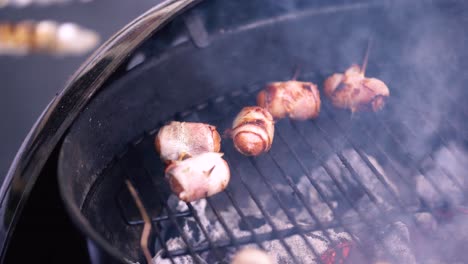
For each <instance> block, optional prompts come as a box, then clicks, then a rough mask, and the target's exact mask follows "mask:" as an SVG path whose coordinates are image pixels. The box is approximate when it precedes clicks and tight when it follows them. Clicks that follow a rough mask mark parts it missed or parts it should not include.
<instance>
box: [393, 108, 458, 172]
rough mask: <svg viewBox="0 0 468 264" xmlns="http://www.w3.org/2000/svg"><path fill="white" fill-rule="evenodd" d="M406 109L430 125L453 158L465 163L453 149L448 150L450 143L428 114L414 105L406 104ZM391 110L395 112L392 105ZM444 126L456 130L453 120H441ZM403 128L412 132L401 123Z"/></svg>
mask: <svg viewBox="0 0 468 264" xmlns="http://www.w3.org/2000/svg"><path fill="white" fill-rule="evenodd" d="M405 106H406V107H408V108H409V109H411V110H413V112H414V113H416V114H417V115H418V118H420V119H421V120H424V122H425V123H426V124H429V125H430V128H431V129H432V130H433V131H435V132H434V135H436V136H437V137H438V138H439V140H440V142H442V144H443V145H444V146H445V147H447V150H448V151H449V153H450V154H451V155H452V157H453V158H454V159H456V160H457V161H458V162H460V163H462V162H464V161H463V160H461V159H460V158H459V156H458V155H457V154H455V153H454V152H453V151H452V150H451V149H449V148H448V146H449V144H448V141H447V138H446V137H445V136H443V135H442V134H441V133H440V132H439V131H438V129H437V127H436V126H435V124H434V122H431V121H430V120H428V118H427V117H426V114H425V113H423V112H421V111H420V110H418V109H417V108H416V107H414V106H413V105H411V104H405ZM389 108H390V111H395V110H393V109H394V107H393V106H392V105H390V106H389ZM440 121H441V122H442V123H443V124H445V125H446V126H447V127H450V128H452V129H454V130H456V127H455V125H453V123H452V119H451V118H443V119H442V120H440ZM401 126H403V127H406V128H407V129H408V130H409V131H411V129H410V128H409V127H408V126H407V125H406V124H405V123H403V122H402V123H401ZM411 133H412V134H413V135H414V134H415V133H414V132H411Z"/></svg>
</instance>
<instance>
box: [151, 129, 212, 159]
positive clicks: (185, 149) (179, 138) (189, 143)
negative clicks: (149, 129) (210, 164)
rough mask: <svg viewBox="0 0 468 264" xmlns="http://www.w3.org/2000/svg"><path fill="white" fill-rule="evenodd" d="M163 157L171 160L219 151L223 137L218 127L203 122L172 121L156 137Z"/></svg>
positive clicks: (156, 142)
mask: <svg viewBox="0 0 468 264" xmlns="http://www.w3.org/2000/svg"><path fill="white" fill-rule="evenodd" d="M155 145H156V150H157V151H158V152H159V154H160V156H161V159H162V160H164V161H166V162H170V161H173V160H178V159H181V158H183V157H184V156H185V157H190V156H196V155H199V154H201V153H204V152H219V150H220V148H221V137H220V135H219V133H218V131H216V127H214V126H211V125H208V124H203V123H189V122H176V121H172V122H171V123H169V124H168V125H165V126H163V127H162V128H161V129H160V130H159V132H158V134H157V135H156V138H155Z"/></svg>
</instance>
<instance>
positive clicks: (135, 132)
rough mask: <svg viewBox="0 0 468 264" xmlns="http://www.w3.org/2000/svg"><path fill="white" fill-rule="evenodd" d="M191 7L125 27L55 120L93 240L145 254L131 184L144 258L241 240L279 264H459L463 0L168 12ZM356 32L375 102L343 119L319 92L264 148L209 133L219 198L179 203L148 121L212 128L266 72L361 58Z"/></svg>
mask: <svg viewBox="0 0 468 264" xmlns="http://www.w3.org/2000/svg"><path fill="white" fill-rule="evenodd" d="M188 4H189V2H185V1H173V2H168V3H166V4H165V5H163V6H160V7H158V8H155V9H154V10H152V11H150V12H149V13H147V14H146V15H144V16H143V17H141V18H140V19H138V20H136V21H135V22H134V23H133V24H131V26H129V27H128V28H127V29H126V31H125V30H124V31H123V32H121V33H120V35H119V36H120V37H119V36H118V37H116V38H114V39H113V40H111V42H109V43H108V44H107V45H109V46H108V47H112V45H115V47H114V48H113V49H112V48H110V49H108V50H106V47H104V48H103V49H102V50H101V54H107V55H109V56H107V57H106V56H102V60H99V59H97V58H99V57H98V56H97V57H95V58H96V59H95V61H94V62H92V63H90V64H88V66H85V68H83V69H82V70H83V71H82V73H83V72H84V73H85V74H81V75H77V77H76V78H75V80H74V81H72V82H71V83H70V86H69V87H71V88H68V89H72V90H71V91H74V93H75V94H76V96H75V97H73V96H69V97H63V98H65V99H68V100H65V99H62V100H61V101H60V103H63V105H65V106H67V108H66V109H67V110H69V111H70V114H69V115H66V114H65V115H64V116H65V118H64V119H63V120H64V123H65V124H66V123H67V122H68V123H71V121H72V120H73V123H72V124H71V126H70V127H68V126H65V125H63V126H59V128H60V129H62V130H60V129H58V131H62V132H64V129H65V128H67V131H66V133H65V132H64V133H63V134H60V133H58V134H59V135H60V136H56V137H55V139H56V140H58V139H60V138H61V140H60V141H59V144H57V147H56V148H55V149H56V150H57V151H59V157H58V165H57V167H58V179H59V185H60V190H61V194H62V198H63V199H64V201H65V204H66V206H67V208H68V210H69V213H70V215H71V216H72V218H73V219H74V220H75V222H76V224H77V226H78V227H79V228H80V229H81V230H82V231H83V232H84V233H85V234H86V235H87V236H88V237H90V239H91V240H92V241H93V245H92V246H90V247H94V246H96V247H97V248H100V249H103V250H104V251H105V252H106V254H108V255H110V256H112V257H113V261H117V260H118V261H123V262H126V263H134V262H140V263H142V262H145V260H144V257H143V255H142V253H141V250H140V245H139V239H140V234H141V231H142V228H143V220H142V218H141V216H140V214H139V212H138V210H137V208H136V206H135V204H134V201H133V199H132V197H131V196H130V193H129V191H128V189H127V188H126V185H125V180H130V181H131V182H132V183H133V185H134V186H135V187H136V189H137V190H138V193H139V196H140V197H141V199H142V201H143V203H144V205H145V207H146V209H147V211H148V212H149V214H150V217H151V220H152V231H151V236H150V248H149V249H150V251H151V253H152V254H153V255H154V256H155V262H156V263H229V261H230V259H231V258H232V256H233V254H235V252H237V251H238V250H240V249H241V248H243V247H245V246H251V247H258V248H261V249H264V250H266V251H268V252H269V253H270V254H271V255H272V256H273V257H274V258H275V260H276V261H277V262H278V263H326V264H328V263H433V262H434V261H436V262H437V261H439V262H440V263H462V262H464V254H463V252H464V251H463V249H464V247H465V246H464V245H466V243H467V242H468V237H467V236H466V235H464V234H463V232H464V231H466V230H467V228H468V225H467V224H468V205H467V204H466V199H465V192H466V189H467V183H466V181H465V171H466V169H467V164H468V162H467V161H468V154H467V148H468V145H467V143H468V135H467V131H468V130H467V127H466V118H467V116H468V112H467V106H466V104H464V103H463V102H465V101H466V99H468V98H467V95H468V93H467V92H466V91H465V90H466V89H464V86H465V83H466V81H468V80H467V79H468V77H467V76H466V74H463V72H462V69H464V66H466V61H468V60H467V59H468V53H467V52H466V50H465V46H464V43H467V41H468V31H467V30H466V28H464V27H463V25H464V24H463V23H464V22H466V21H465V20H466V18H465V17H464V16H463V15H462V14H463V12H464V11H465V10H466V8H467V5H466V4H465V3H463V2H461V1H432V2H430V3H429V2H425V1H414V2H412V3H406V2H404V1H383V2H378V3H377V2H374V1H347V2H346V3H341V2H340V1H336V3H331V2H329V1H281V2H280V3H277V1H249V2H244V3H237V2H236V3H233V2H232V1H206V2H202V3H200V4H197V5H196V6H195V7H193V8H191V9H190V10H188V11H186V12H183V13H182V14H181V15H179V16H177V17H175V14H178V13H180V11H181V10H185V9H186V7H187V6H188ZM174 6H176V8H174ZM168 10H169V11H168ZM149 18H154V19H155V20H154V21H159V22H157V23H156V22H154V21H153V22H152V23H153V24H152V23H150V22H148V21H151V20H150V19H149ZM158 19H160V20H158ZM168 21H170V22H168ZM160 22H164V23H167V24H166V25H165V26H164V27H161V28H159V31H158V32H156V33H152V34H150V33H151V30H152V29H153V28H152V27H154V26H155V25H156V24H157V25H161V24H162V23H160ZM149 25H152V26H149ZM149 35H151V36H149ZM146 36H149V37H148V38H147V39H146ZM369 39H372V49H371V50H370V57H369V65H368V72H367V75H368V76H375V77H378V78H381V79H382V80H384V81H385V82H386V83H387V84H388V86H389V87H390V91H391V96H390V98H389V100H388V101H387V104H386V106H385V108H384V109H383V110H382V111H380V112H378V113H357V114H351V113H349V112H348V111H344V110H340V109H336V108H335V107H333V106H332V105H331V104H330V102H329V101H328V100H327V99H326V98H325V97H324V96H323V95H322V96H321V98H322V109H321V113H320V116H319V117H318V118H317V119H315V120H309V121H300V122H299V121H293V120H288V119H284V120H279V121H278V122H277V123H276V124H275V130H276V132H275V138H274V142H273V146H272V149H271V151H269V152H268V153H266V154H264V155H261V156H259V157H245V156H242V155H241V154H240V153H238V152H237V151H235V149H234V148H233V145H232V142H231V141H230V140H229V139H223V141H222V152H223V153H224V157H225V159H226V160H227V162H228V163H229V165H230V168H231V171H232V177H231V182H230V184H229V186H228V188H227V189H226V190H225V191H224V192H222V193H220V194H217V195H215V196H213V197H209V198H206V199H203V200H201V201H197V202H192V203H182V202H180V201H178V200H177V199H176V198H175V197H174V196H173V195H171V192H170V189H169V187H168V184H167V182H166V181H165V179H164V177H163V171H164V165H163V163H162V162H161V161H160V159H159V157H158V155H157V153H156V152H155V149H154V145H153V142H154V136H155V133H157V131H158V129H159V128H160V127H161V126H162V125H164V124H165V123H167V122H169V121H171V120H178V121H191V122H204V123H210V124H212V125H215V126H216V127H217V128H218V131H221V132H222V131H225V130H226V129H228V128H230V126H231V123H232V120H233V119H234V117H235V115H236V114H237V113H238V112H239V111H240V109H241V108H242V107H244V106H249V105H255V98H256V94H257V93H258V91H260V89H262V88H263V86H264V85H265V83H267V82H270V81H286V80H289V79H291V76H292V75H293V74H292V73H293V71H294V69H295V67H297V66H298V65H300V69H301V71H300V74H299V76H298V79H299V80H301V81H311V82H314V83H316V84H318V85H319V87H321V85H322V83H323V80H324V79H325V78H326V77H328V76H329V75H330V74H332V73H334V72H343V71H344V70H345V69H346V67H348V66H349V65H351V64H352V63H360V62H361V61H362V59H363V57H364V53H365V50H366V47H367V43H368V41H369ZM116 43H117V44H116ZM135 45H137V47H136V48H135V49H133V46H135ZM119 47H120V48H121V49H123V50H124V51H122V50H119ZM114 52H116V53H114ZM112 54H113V55H115V57H112V56H110V55H112ZM90 65H94V67H91V66H90ZM86 67H88V68H86ZM90 69H91V70H90ZM87 70H89V71H87ZM86 73H88V74H86ZM96 74H97V76H98V77H95V76H96ZM86 87H90V88H86ZM73 89H75V90H73ZM66 91H67V90H66ZM77 98H78V99H79V100H77V101H75V100H76V99H77ZM82 99H83V100H82ZM59 106H60V104H59V105H57V106H55V108H54V109H58V110H56V111H59V112H60V107H59ZM75 117H76V118H75ZM52 127H53V126H52ZM431 261H432V262H431ZM439 262H438V263H439Z"/></svg>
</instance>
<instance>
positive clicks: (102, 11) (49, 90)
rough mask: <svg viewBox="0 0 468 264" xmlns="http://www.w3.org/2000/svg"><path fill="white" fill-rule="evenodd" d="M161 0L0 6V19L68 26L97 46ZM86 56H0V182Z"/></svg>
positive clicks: (109, 0) (96, 0)
mask: <svg viewBox="0 0 468 264" xmlns="http://www.w3.org/2000/svg"><path fill="white" fill-rule="evenodd" d="M160 2H162V0H93V1H92V2H89V3H80V2H75V3H71V4H60V5H55V6H47V7H42V6H35V5H31V6H29V7H26V8H0V21H2V22H18V21H22V20H26V19H28V20H33V21H40V20H44V19H51V20H55V21H57V22H73V23H77V24H79V25H81V26H83V27H85V28H89V29H92V30H94V31H97V32H98V33H99V34H100V37H101V43H102V42H103V41H105V40H107V39H108V38H109V37H110V36H111V35H113V34H114V33H116V32H117V31H118V30H120V29H121V28H122V27H123V26H125V25H126V24H127V23H128V22H130V21H131V20H133V19H134V18H136V17H137V16H139V15H140V14H142V13H143V12H145V11H146V10H147V9H149V8H150V7H152V6H154V5H156V4H158V3H160ZM89 55H90V53H88V54H86V55H84V56H75V57H73V56H72V57H57V56H50V55H30V56H21V57H14V56H12V57H10V56H0V113H1V115H2V122H1V123H0V124H1V125H0V128H1V129H0V144H1V145H0V182H3V179H4V177H5V175H6V173H7V171H8V169H9V166H10V164H11V162H12V161H13V158H14V156H15V155H16V152H17V150H18V149H19V147H20V145H21V143H22V142H23V140H24V138H25V137H26V135H27V133H28V132H29V130H30V129H31V128H32V126H33V124H34V122H35V121H36V120H37V118H38V117H39V115H40V114H41V112H42V111H43V110H44V109H45V107H46V106H47V104H48V103H49V102H50V101H51V100H52V98H53V97H54V96H55V94H56V93H57V92H58V91H60V90H61V89H63V87H64V85H65V83H66V81H67V79H68V78H69V77H70V76H71V75H72V74H73V73H74V72H75V71H76V70H77V69H78V67H79V66H80V64H81V63H83V62H84V60H85V59H86V58H87V57H88V56H89Z"/></svg>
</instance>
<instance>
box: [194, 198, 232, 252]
mask: <svg viewBox="0 0 468 264" xmlns="http://www.w3.org/2000/svg"><path fill="white" fill-rule="evenodd" d="M186 204H187V206H188V208H189V209H190V211H191V212H192V214H193V218H194V219H195V222H197V224H198V226H199V227H200V229H201V231H202V233H203V235H204V236H205V238H206V240H207V241H208V246H209V248H210V249H211V250H213V252H215V254H216V256H217V258H218V260H219V261H222V260H223V256H222V255H221V253H220V252H219V250H218V248H217V247H216V246H215V244H214V242H213V240H212V239H211V237H210V236H209V235H208V231H207V230H206V228H205V227H204V226H203V225H202V222H201V220H200V217H199V216H198V213H197V210H195V208H193V205H192V204H191V203H186Z"/></svg>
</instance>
